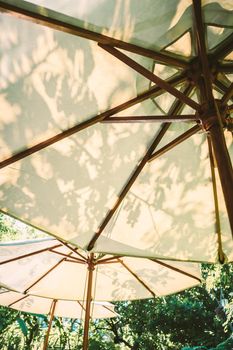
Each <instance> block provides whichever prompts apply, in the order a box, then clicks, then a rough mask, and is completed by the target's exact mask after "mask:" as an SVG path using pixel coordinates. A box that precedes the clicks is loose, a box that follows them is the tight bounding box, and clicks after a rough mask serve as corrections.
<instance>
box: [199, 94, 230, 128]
mask: <svg viewBox="0 0 233 350" xmlns="http://www.w3.org/2000/svg"><path fill="white" fill-rule="evenodd" d="M214 102H215V103H214V104H213V105H210V104H209V103H208V102H204V103H203V104H202V106H201V109H200V111H199V117H200V120H201V123H202V127H203V129H204V130H205V131H209V130H210V129H211V128H213V127H214V126H219V124H220V125H221V126H222V128H223V127H226V126H227V122H226V117H227V107H225V106H224V105H222V103H221V101H218V100H214Z"/></svg>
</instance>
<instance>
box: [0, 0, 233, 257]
mask: <svg viewBox="0 0 233 350" xmlns="http://www.w3.org/2000/svg"><path fill="white" fill-rule="evenodd" d="M38 5H42V6H44V7H38ZM201 5H202V6H201ZM46 6H48V7H49V9H47V8H46ZM0 9H1V10H2V11H3V12H4V11H6V12H7V13H3V14H1V17H0V20H1V28H2V32H3V33H4V36H3V37H2V41H1V45H0V50H1V61H0V63H1V64H0V67H1V68H0V69H1V78H0V79H1V80H0V105H1V114H0V127H1V130H2V135H3V137H2V139H1V141H0V142H1V157H2V158H1V160H0V167H1V170H0V174H1V177H0V182H1V191H0V203H1V208H2V211H3V212H4V213H7V214H9V215H12V216H14V217H16V218H19V219H20V220H22V221H24V222H26V223H29V224H30V225H32V226H35V227H37V228H39V229H41V230H44V231H45V232H48V233H50V234H52V235H54V236H56V237H58V238H60V239H62V240H65V241H67V242H71V243H72V244H75V245H76V246H78V247H81V248H83V249H86V250H88V251H90V252H94V253H95V252H103V253H109V254H119V255H123V254H124V255H125V254H127V255H130V256H144V257H148V258H160V259H161V258H162V259H163V258H167V259H173V260H183V261H195V262H216V261H217V260H220V261H222V262H223V261H232V260H233V253H232V252H233V241H232V227H233V213H232V208H233V205H232V198H233V193H232V191H233V186H232V184H233V173H232V166H231V159H232V156H233V146H232V137H231V131H230V130H231V127H232V119H231V112H232V91H233V87H232V83H231V81H232V72H233V68H232V46H233V44H232V42H233V36H232V32H233V25H232V10H233V9H232V4H231V3H229V1H225V0H221V1H220V0H219V1H211V0H210V1H202V2H200V1H198V0H197V1H193V2H192V1H181V0H177V1H168V0H166V1H164V0H156V1H154V0H147V1H143V2H141V1H138V2H136V1H129V2H127V3H125V2H115V1H98V0H96V1H92V2H86V1H81V2H79V6H77V5H76V2H75V1H66V2H65V3H64V2H63V1H56V2H55V3H53V2H50V1H31V3H29V2H25V1H22V2H20V3H18V2H17V1H13V0H11V1H0ZM9 14H10V15H12V16H9ZM71 16H72V17H71ZM19 17H20V18H19ZM204 35H206V38H207V43H206V45H205V40H204ZM32 38H33V40H32ZM98 43H99V45H98ZM220 115H221V118H220ZM220 119H221V120H220ZM223 130H224V131H225V133H224V134H223ZM173 147H174V148H173ZM171 148H173V149H172V150H170V149H171ZM227 148H228V150H227ZM225 203H226V205H225ZM109 238H110V239H109Z"/></svg>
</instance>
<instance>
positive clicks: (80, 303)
mask: <svg viewBox="0 0 233 350" xmlns="http://www.w3.org/2000/svg"><path fill="white" fill-rule="evenodd" d="M77 303H78V304H79V305H80V306H81V308H82V309H83V311H84V312H85V311H86V309H85V307H84V306H83V304H81V303H80V301H79V300H77Z"/></svg>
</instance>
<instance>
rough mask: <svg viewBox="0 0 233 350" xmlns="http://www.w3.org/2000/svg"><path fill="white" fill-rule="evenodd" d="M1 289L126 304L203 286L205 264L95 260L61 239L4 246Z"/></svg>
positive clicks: (114, 258) (112, 258) (100, 257)
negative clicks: (124, 301) (90, 298)
mask: <svg viewBox="0 0 233 350" xmlns="http://www.w3.org/2000/svg"><path fill="white" fill-rule="evenodd" d="M0 251H1V257H0V284H2V285H4V286H7V287H8V288H9V289H13V290H14V291H18V292H20V293H24V294H25V293H27V294H32V295H34V296H40V297H46V298H52V299H63V300H64V299H66V300H74V301H76V300H79V301H82V300H86V298H87V295H86V293H87V284H88V271H89V269H90V266H91V268H93V269H92V270H93V278H92V279H93V283H92V285H93V286H92V293H91V294H92V299H93V300H95V301H97V302H102V301H106V300H108V301H113V300H115V301H121V300H133V299H142V298H150V297H155V296H163V295H168V294H171V293H175V292H178V291H181V290H183V289H186V288H189V287H193V286H195V285H197V284H199V283H200V281H201V275H200V267H199V264H195V263H189V262H169V261H165V260H163V261H162V260H154V261H152V260H150V259H144V258H132V257H122V256H110V255H105V256H103V255H102V254H101V255H98V254H96V255H95V256H94V257H93V259H92V261H91V262H90V256H89V255H88V254H86V253H85V252H84V251H81V250H75V249H74V248H73V247H72V246H70V245H68V246H64V245H63V244H62V243H61V242H59V241H57V240H55V239H41V240H34V241H24V242H23V241H21V242H11V243H1V244H0Z"/></svg>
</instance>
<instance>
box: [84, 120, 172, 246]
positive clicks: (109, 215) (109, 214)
mask: <svg viewBox="0 0 233 350" xmlns="http://www.w3.org/2000/svg"><path fill="white" fill-rule="evenodd" d="M168 127H169V124H168V123H166V124H165V125H162V127H161V130H160V132H159V134H158V135H157V136H156V137H155V139H154V141H153V142H152V144H151V146H150V147H149V149H148V150H147V152H146V154H145V155H144V157H143V158H142V160H141V162H140V163H139V165H138V166H137V167H136V169H135V170H134V172H133V174H132V175H131V177H130V178H129V180H128V181H127V183H126V184H125V186H124V187H123V189H122V190H121V192H120V194H119V196H118V198H117V200H116V202H115V203H114V205H113V207H112V208H111V209H110V210H109V211H108V212H107V215H106V216H105V218H104V220H103V221H102V223H101V225H100V226H99V228H98V230H97V231H96V232H95V233H94V235H93V237H92V239H91V240H90V242H89V244H88V246H87V250H91V249H92V248H93V247H94V244H95V242H96V241H97V239H98V238H99V236H100V235H101V233H102V232H103V230H104V228H105V227H106V226H107V224H108V222H109V221H110V219H111V218H112V216H113V215H114V213H115V212H116V210H117V208H118V207H119V205H120V204H121V202H122V201H123V199H124V198H125V196H126V194H127V193H128V192H129V190H130V188H131V187H132V185H133V184H134V182H135V181H136V179H137V177H138V175H139V174H140V173H141V171H142V169H143V168H144V166H145V165H146V163H147V161H148V159H149V158H150V156H151V154H152V153H153V151H154V149H155V147H156V146H157V145H158V143H159V142H160V141H161V138H162V137H163V135H164V134H165V132H166V131H167V130H168Z"/></svg>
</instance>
